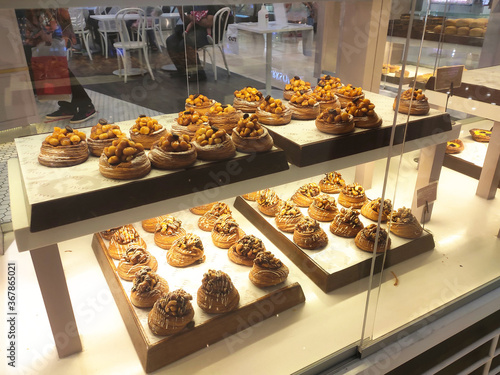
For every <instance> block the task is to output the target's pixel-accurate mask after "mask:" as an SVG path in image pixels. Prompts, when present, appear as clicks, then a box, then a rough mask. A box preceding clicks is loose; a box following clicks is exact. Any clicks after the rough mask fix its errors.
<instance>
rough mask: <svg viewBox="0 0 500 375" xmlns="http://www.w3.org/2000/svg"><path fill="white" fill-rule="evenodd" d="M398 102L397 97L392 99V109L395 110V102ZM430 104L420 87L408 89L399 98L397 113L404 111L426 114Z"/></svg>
mask: <svg viewBox="0 0 500 375" xmlns="http://www.w3.org/2000/svg"><path fill="white" fill-rule="evenodd" d="M397 102H398V97H396V98H395V99H394V103H393V105H392V109H394V110H396V104H397ZM429 110H430V106H429V102H428V101H427V97H426V96H425V94H424V93H423V91H422V90H421V89H418V90H413V89H408V90H406V91H404V92H403V93H402V94H401V100H400V101H399V108H398V112H399V113H405V114H410V115H426V114H427V113H429Z"/></svg>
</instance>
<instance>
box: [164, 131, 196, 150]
mask: <svg viewBox="0 0 500 375" xmlns="http://www.w3.org/2000/svg"><path fill="white" fill-rule="evenodd" d="M157 146H158V147H159V148H161V149H162V150H163V151H168V152H175V151H187V150H189V149H191V147H192V145H191V143H190V139H189V135H187V134H183V135H177V134H174V133H167V135H166V136H163V137H161V138H160V140H159V141H158V143H157Z"/></svg>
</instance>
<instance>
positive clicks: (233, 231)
mask: <svg viewBox="0 0 500 375" xmlns="http://www.w3.org/2000/svg"><path fill="white" fill-rule="evenodd" d="M244 235H245V232H243V230H242V229H241V228H240V227H239V225H238V223H237V222H236V220H234V219H233V217H232V216H231V215H222V216H220V217H219V218H218V219H217V220H216V222H215V224H214V229H212V241H213V243H214V245H215V246H217V247H219V248H221V249H229V248H230V247H231V245H232V244H234V243H235V242H236V241H238V240H239V239H240V238H241V237H243V236H244Z"/></svg>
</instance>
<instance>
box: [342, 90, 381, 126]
mask: <svg viewBox="0 0 500 375" xmlns="http://www.w3.org/2000/svg"><path fill="white" fill-rule="evenodd" d="M346 111H347V113H349V114H350V115H352V116H353V119H354V126H355V127H357V128H362V129H373V128H378V127H379V126H381V125H382V119H381V118H380V117H379V116H378V115H377V113H376V112H375V104H373V103H372V102H370V99H366V98H365V99H360V100H355V101H352V102H350V103H349V104H347V107H346Z"/></svg>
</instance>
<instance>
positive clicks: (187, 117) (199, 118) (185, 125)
mask: <svg viewBox="0 0 500 375" xmlns="http://www.w3.org/2000/svg"><path fill="white" fill-rule="evenodd" d="M202 126H208V116H207V115H202V114H201V113H200V112H198V111H197V110H195V109H193V108H190V109H188V110H185V111H182V112H179V116H178V117H177V119H176V120H175V122H174V123H173V124H172V132H173V133H175V134H179V135H181V134H182V135H187V136H189V138H193V137H194V134H195V133H196V131H197V130H198V129H199V128H201V127H202Z"/></svg>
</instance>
